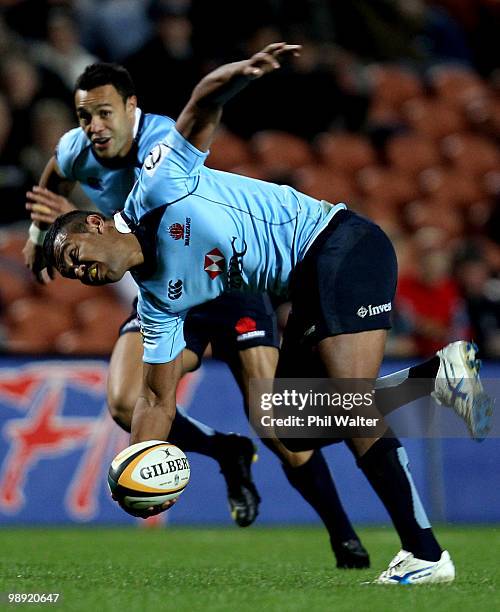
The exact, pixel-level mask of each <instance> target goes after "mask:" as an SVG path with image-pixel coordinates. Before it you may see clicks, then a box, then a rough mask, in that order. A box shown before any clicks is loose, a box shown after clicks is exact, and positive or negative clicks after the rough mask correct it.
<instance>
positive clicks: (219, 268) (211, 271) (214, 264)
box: [203, 249, 226, 280]
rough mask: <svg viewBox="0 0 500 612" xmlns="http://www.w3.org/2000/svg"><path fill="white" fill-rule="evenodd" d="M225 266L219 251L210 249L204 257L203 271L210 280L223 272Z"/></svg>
mask: <svg viewBox="0 0 500 612" xmlns="http://www.w3.org/2000/svg"><path fill="white" fill-rule="evenodd" d="M225 265H226V260H225V258H224V255H223V254H222V253H221V252H220V251H219V249H212V250H211V251H209V252H208V253H207V254H206V255H205V264H204V267H203V269H204V270H205V272H206V273H207V274H208V276H210V278H211V279H212V280H214V278H217V277H218V276H219V275H221V274H222V273H223V272H224V267H225Z"/></svg>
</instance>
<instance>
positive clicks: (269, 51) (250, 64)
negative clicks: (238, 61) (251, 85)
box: [243, 42, 302, 79]
mask: <svg viewBox="0 0 500 612" xmlns="http://www.w3.org/2000/svg"><path fill="white" fill-rule="evenodd" d="M301 49H302V45H288V44H287V43H286V42H278V43H272V44H270V45H267V47H264V49H262V51H259V52H258V53H256V54H255V55H253V56H252V57H251V58H250V59H249V60H247V61H246V65H245V66H244V67H243V74H244V75H245V76H247V77H249V78H251V79H259V78H260V77H261V76H263V75H264V74H268V73H269V72H272V71H273V70H277V69H278V68H280V67H281V64H282V63H283V61H284V60H287V59H290V58H291V57H298V56H299V55H300V50H301Z"/></svg>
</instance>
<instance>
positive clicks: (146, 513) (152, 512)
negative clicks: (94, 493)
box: [111, 495, 179, 519]
mask: <svg viewBox="0 0 500 612" xmlns="http://www.w3.org/2000/svg"><path fill="white" fill-rule="evenodd" d="M111 497H112V498H113V499H114V500H115V502H117V503H118V505H119V506H120V508H122V510H125V512H126V513H127V514H130V515H132V516H135V517H137V518H142V519H147V518H149V517H150V516H156V515H157V514H160V513H161V512H165V510H168V509H169V508H171V507H172V506H173V505H174V504H175V503H176V502H177V500H178V499H179V498H178V497H176V498H175V499H169V500H168V501H166V502H164V503H163V504H162V505H161V506H152V507H151V508H145V509H144V510H134V509H133V508H128V507H127V506H125V504H123V503H122V502H121V501H120V500H118V499H117V498H116V497H115V496H114V495H112V496H111Z"/></svg>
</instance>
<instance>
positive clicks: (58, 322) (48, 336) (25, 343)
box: [6, 297, 72, 352]
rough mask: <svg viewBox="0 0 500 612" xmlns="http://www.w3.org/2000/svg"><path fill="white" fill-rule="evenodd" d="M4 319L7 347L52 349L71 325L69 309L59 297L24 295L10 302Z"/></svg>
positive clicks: (33, 350)
mask: <svg viewBox="0 0 500 612" xmlns="http://www.w3.org/2000/svg"><path fill="white" fill-rule="evenodd" d="M6 321H7V323H8V326H7V328H8V337H7V347H8V348H9V350H11V351H17V352H19V351H22V352H54V351H55V350H56V348H55V339H56V337H57V336H58V335H59V334H61V333H62V332H63V331H65V330H67V329H70V327H71V325H72V312H71V308H70V307H69V306H67V305H64V304H62V303H61V302H59V301H58V300H54V299H47V298H38V297H27V298H21V299H19V300H15V301H14V302H12V303H11V304H10V305H9V307H8V308H7V312H6Z"/></svg>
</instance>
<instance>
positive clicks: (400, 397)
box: [375, 356, 440, 415]
mask: <svg viewBox="0 0 500 612" xmlns="http://www.w3.org/2000/svg"><path fill="white" fill-rule="evenodd" d="M439 364H440V359H439V357H437V356H436V357H432V359H429V360H427V361H424V363H419V364H418V365H416V366H411V368H407V369H405V370H400V371H399V372H393V373H392V374H388V375H387V376H382V377H381V378H378V379H377V381H376V383H375V398H376V401H377V408H378V409H379V411H380V412H381V414H383V415H386V414H389V413H391V412H392V411H393V410H396V408H400V407H401V406H405V405H406V404H409V403H410V402H413V401H415V400H417V399H419V398H421V397H426V396H428V395H429V394H430V393H431V392H432V391H433V390H434V379H435V378H436V375H437V373H438V370H439Z"/></svg>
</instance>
